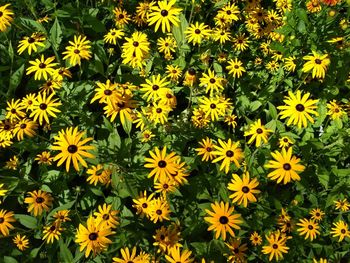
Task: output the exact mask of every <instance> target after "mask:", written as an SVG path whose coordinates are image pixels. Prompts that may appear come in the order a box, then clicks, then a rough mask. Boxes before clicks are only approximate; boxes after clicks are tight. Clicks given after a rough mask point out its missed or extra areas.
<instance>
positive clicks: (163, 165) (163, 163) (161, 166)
mask: <svg viewBox="0 0 350 263" xmlns="http://www.w3.org/2000/svg"><path fill="white" fill-rule="evenodd" d="M165 166H166V161H164V160H161V161H159V162H158V167H160V168H164V167H165Z"/></svg>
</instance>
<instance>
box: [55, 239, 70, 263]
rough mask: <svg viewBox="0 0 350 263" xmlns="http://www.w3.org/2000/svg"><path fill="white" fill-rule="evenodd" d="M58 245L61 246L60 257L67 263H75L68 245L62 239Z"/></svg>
mask: <svg viewBox="0 0 350 263" xmlns="http://www.w3.org/2000/svg"><path fill="white" fill-rule="evenodd" d="M58 243H59V245H60V256H61V258H62V260H63V262H66V263H71V262H73V255H72V252H71V251H70V250H69V249H68V247H67V245H66V244H65V243H64V242H63V240H62V238H60V240H59V242H58Z"/></svg>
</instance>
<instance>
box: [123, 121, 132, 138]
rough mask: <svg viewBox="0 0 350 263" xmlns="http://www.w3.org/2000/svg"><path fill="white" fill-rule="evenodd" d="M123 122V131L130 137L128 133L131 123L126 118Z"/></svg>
mask: <svg viewBox="0 0 350 263" xmlns="http://www.w3.org/2000/svg"><path fill="white" fill-rule="evenodd" d="M124 120H125V121H124V122H123V123H122V126H123V129H124V131H125V132H126V133H127V134H128V135H129V136H130V132H131V129H132V122H131V121H130V120H129V119H128V118H125V119H124Z"/></svg>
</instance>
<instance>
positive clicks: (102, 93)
mask: <svg viewBox="0 0 350 263" xmlns="http://www.w3.org/2000/svg"><path fill="white" fill-rule="evenodd" d="M96 85H97V87H96V88H95V90H94V91H95V94H94V97H93V98H92V99H91V101H90V103H93V102H94V101H96V100H98V102H99V103H107V102H108V101H111V99H112V98H113V97H114V96H117V97H118V96H119V97H120V95H119V94H118V92H117V87H118V85H117V83H112V82H111V81H110V80H109V79H108V80H107V81H106V83H102V82H97V83H96Z"/></svg>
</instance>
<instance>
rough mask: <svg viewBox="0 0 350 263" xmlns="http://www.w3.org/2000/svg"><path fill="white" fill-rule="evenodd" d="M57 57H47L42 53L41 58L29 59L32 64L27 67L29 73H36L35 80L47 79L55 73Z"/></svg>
mask: <svg viewBox="0 0 350 263" xmlns="http://www.w3.org/2000/svg"><path fill="white" fill-rule="evenodd" d="M54 60H55V57H48V58H46V59H45V57H44V55H41V57H40V59H38V58H37V59H35V60H31V61H29V64H30V65H32V66H30V67H28V68H27V73H26V74H27V75H30V74H32V73H34V79H35V80H42V79H44V80H47V79H48V78H50V77H52V75H54V73H55V69H54V67H55V66H56V65H57V63H53V61H54Z"/></svg>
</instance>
